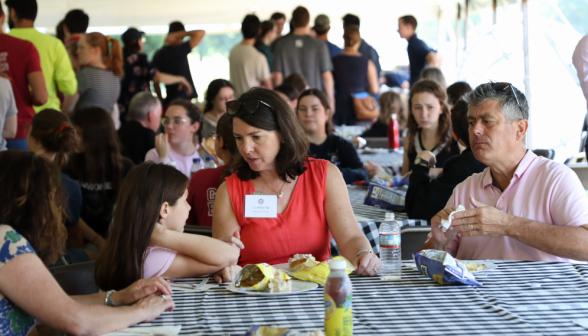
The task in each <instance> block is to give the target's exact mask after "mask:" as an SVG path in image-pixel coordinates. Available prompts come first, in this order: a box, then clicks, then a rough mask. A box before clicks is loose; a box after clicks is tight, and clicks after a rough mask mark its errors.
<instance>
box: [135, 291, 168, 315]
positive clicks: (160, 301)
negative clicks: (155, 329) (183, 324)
mask: <svg viewBox="0 0 588 336" xmlns="http://www.w3.org/2000/svg"><path fill="white" fill-rule="evenodd" d="M164 295H165V294H164ZM133 307H137V308H139V309H141V310H142V311H143V314H142V315H143V316H145V319H144V320H143V322H151V321H153V320H155V319H156V318H157V317H158V316H159V315H161V313H163V312H164V311H173V310H174V308H175V307H176V305H175V303H174V301H173V300H172V298H171V297H169V296H167V295H166V296H162V295H157V294H152V295H150V296H148V297H145V298H143V299H141V300H139V301H138V302H137V303H135V304H134V305H133Z"/></svg>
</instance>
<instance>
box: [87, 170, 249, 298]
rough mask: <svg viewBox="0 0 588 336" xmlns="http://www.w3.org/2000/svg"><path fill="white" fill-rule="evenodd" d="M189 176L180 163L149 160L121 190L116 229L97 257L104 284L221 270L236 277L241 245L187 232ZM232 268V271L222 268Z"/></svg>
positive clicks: (124, 284) (100, 283)
mask: <svg viewBox="0 0 588 336" xmlns="http://www.w3.org/2000/svg"><path fill="white" fill-rule="evenodd" d="M188 184H189V180H188V178H187V177H186V176H185V175H184V174H182V173H181V172H180V171H179V170H177V169H176V168H173V167H170V166H168V165H164V164H156V163H153V162H145V163H143V164H140V165H138V166H137V167H135V168H133V170H131V172H130V173H129V175H128V176H127V178H126V179H125V181H124V183H123V185H122V188H121V190H120V193H119V196H118V199H117V203H116V210H115V214H114V221H113V225H112V232H111V234H110V237H109V238H108V241H107V243H106V245H107V246H106V248H105V249H104V251H103V252H102V253H101V254H100V256H99V257H98V260H97V261H96V270H95V278H96V284H97V285H98V287H99V288H100V289H103V290H105V289H108V288H114V289H119V288H125V287H127V286H128V285H129V284H131V283H133V282H134V281H137V280H138V279H141V278H150V277H153V276H164V277H168V278H183V277H191V276H196V275H204V274H210V273H214V272H217V271H221V272H220V274H217V275H216V276H215V278H216V279H217V281H219V282H221V281H222V280H224V281H232V278H233V277H234V276H235V275H236V273H237V272H238V270H240V268H239V267H237V266H231V265H234V264H236V263H237V259H238V258H239V249H237V248H235V247H233V246H231V245H229V244H227V243H225V242H223V241H220V240H217V239H213V238H209V237H205V236H200V235H194V234H188V233H183V230H184V225H185V224H186V219H187V218H188V213H189V211H190V205H189V204H188V202H187V197H188ZM227 267H228V269H229V271H228V272H226V273H228V276H227V274H226V273H224V274H223V272H222V271H223V270H224V269H225V268H227Z"/></svg>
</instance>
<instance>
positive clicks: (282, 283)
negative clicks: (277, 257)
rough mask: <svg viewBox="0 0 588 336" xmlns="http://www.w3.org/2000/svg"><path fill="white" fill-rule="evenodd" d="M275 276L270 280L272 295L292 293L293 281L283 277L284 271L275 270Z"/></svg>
mask: <svg viewBox="0 0 588 336" xmlns="http://www.w3.org/2000/svg"><path fill="white" fill-rule="evenodd" d="M273 272H274V276H273V277H272V278H271V279H270V282H269V285H268V287H269V289H270V293H290V292H291V291H292V281H290V279H289V277H288V279H285V278H284V277H282V276H281V274H280V272H281V273H284V272H283V271H281V270H279V269H275V268H274V271H273Z"/></svg>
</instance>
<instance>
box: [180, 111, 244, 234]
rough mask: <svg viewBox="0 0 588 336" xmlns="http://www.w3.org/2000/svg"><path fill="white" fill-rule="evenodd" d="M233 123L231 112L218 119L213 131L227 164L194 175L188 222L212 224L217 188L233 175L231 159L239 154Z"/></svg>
mask: <svg viewBox="0 0 588 336" xmlns="http://www.w3.org/2000/svg"><path fill="white" fill-rule="evenodd" d="M231 123H232V121H231V117H230V116H229V114H228V113H225V114H223V115H222V116H221V117H220V119H219V120H218V123H217V126H216V131H215V132H213V133H212V137H213V138H214V151H215V152H216V156H217V157H219V158H220V159H221V160H223V161H224V163H225V165H224V166H220V167H218V168H213V169H201V170H199V171H197V172H195V173H194V175H192V178H191V180H190V188H189V189H188V204H190V206H191V207H192V208H191V209H190V215H189V216H188V220H187V221H186V224H189V225H200V226H212V210H213V208H214V201H215V199H216V190H217V189H218V187H219V186H220V184H221V182H222V180H223V179H224V178H225V177H227V176H229V175H231V172H230V171H229V167H230V166H231V162H230V161H231V158H232V157H233V156H234V155H235V154H237V143H236V142H235V137H234V136H233V133H232V132H233V128H232V126H231ZM225 139H226V140H225Z"/></svg>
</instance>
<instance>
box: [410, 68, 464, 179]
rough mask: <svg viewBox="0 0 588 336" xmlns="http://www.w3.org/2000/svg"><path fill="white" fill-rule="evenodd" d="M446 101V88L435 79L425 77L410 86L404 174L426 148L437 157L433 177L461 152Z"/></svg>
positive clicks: (432, 171) (432, 172)
mask: <svg viewBox="0 0 588 336" xmlns="http://www.w3.org/2000/svg"><path fill="white" fill-rule="evenodd" d="M446 101H447V93H446V92H445V88H443V87H442V86H441V84H439V83H437V82H435V81H433V80H430V79H422V80H420V81H418V82H416V83H415V85H414V86H413V87H412V88H411V89H410V95H409V97H408V113H409V114H408V124H407V125H408V126H407V128H408V135H407V136H406V140H405V141H404V160H403V163H402V175H405V174H406V173H408V172H409V171H410V170H412V168H413V167H414V166H415V165H417V164H418V162H416V158H417V155H418V154H419V153H420V152H422V151H430V152H432V153H434V154H435V156H436V167H435V169H431V172H430V173H431V175H432V176H433V177H436V176H437V175H438V174H440V173H441V172H442V169H441V168H443V167H444V165H445V162H446V161H447V160H448V159H449V158H451V157H453V156H456V155H459V146H458V143H457V141H453V138H452V137H451V113H450V112H449V107H448V106H447V103H446Z"/></svg>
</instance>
